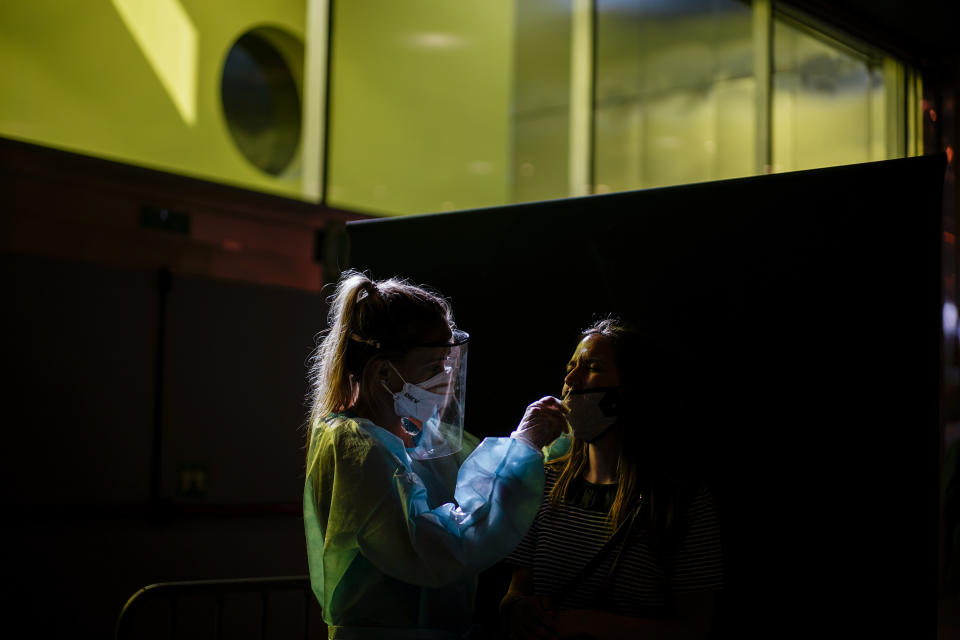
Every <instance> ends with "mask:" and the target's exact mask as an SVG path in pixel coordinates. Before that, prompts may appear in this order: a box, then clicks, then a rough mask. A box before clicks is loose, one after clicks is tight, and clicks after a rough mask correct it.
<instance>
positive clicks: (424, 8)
mask: <svg viewBox="0 0 960 640" xmlns="http://www.w3.org/2000/svg"><path fill="white" fill-rule="evenodd" d="M513 24H514V0H456V1H455V2H450V1H449V0H405V1H404V2H397V0H364V1H362V2H356V1H341V2H336V3H335V4H334V11H333V43H332V51H331V56H332V58H331V67H332V70H331V74H332V75H331V85H330V86H331V89H330V114H329V117H330V123H331V125H330V126H331V128H330V131H329V137H328V141H329V145H330V147H329V150H328V154H329V155H328V162H329V164H328V174H327V175H328V185H327V189H328V190H327V196H328V201H329V202H330V204H332V205H333V206H338V207H344V208H347V209H358V210H361V211H369V212H375V213H384V214H403V213H427V212H435V211H443V210H449V209H466V208H473V207H482V206H489V205H497V204H505V203H506V202H508V201H509V198H508V193H509V192H508V179H507V176H508V173H509V170H510V168H509V156H510V127H511V88H512V77H513V68H512V67H513V40H514V37H513Z"/></svg>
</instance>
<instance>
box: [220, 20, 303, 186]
mask: <svg viewBox="0 0 960 640" xmlns="http://www.w3.org/2000/svg"><path fill="white" fill-rule="evenodd" d="M302 76H303V44H302V43H301V42H300V41H299V40H297V39H296V38H295V37H293V36H292V35H290V34H288V33H286V32H284V31H281V30H279V29H272V28H263V29H255V30H253V31H248V32H247V33H245V34H243V35H242V36H240V38H239V39H237V41H236V42H235V43H233V46H232V47H230V51H229V53H227V58H226V60H225V61H224V63H223V75H222V77H221V82H220V97H221V100H222V103H223V113H224V117H225V118H226V121H227V128H228V129H229V131H230V136H231V138H233V142H234V144H236V145H237V148H238V149H239V150H240V152H241V153H242V154H243V155H244V157H245V158H246V159H247V160H249V161H250V162H251V163H253V165H254V166H256V167H258V168H259V169H261V170H263V171H265V172H267V173H269V174H271V175H274V176H279V175H281V174H283V173H284V172H285V171H287V170H288V169H289V168H290V166H291V164H292V163H293V161H294V159H295V158H296V155H297V149H298V146H299V144H300V127H301V104H300V81H301V78H302Z"/></svg>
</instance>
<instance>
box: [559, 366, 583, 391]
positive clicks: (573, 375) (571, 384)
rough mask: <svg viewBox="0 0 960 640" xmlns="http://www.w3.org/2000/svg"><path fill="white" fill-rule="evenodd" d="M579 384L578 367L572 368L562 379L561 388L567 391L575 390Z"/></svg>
mask: <svg viewBox="0 0 960 640" xmlns="http://www.w3.org/2000/svg"><path fill="white" fill-rule="evenodd" d="M579 383H580V367H574V368H573V369H571V370H570V372H569V373H568V374H567V375H566V377H564V379H563V386H564V387H565V388H567V389H576V388H577V387H578V386H579Z"/></svg>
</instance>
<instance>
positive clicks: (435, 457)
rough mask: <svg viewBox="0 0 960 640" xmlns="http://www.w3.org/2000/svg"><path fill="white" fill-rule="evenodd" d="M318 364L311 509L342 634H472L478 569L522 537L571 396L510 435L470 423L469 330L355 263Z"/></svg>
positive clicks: (444, 310)
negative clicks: (483, 432) (470, 430)
mask: <svg viewBox="0 0 960 640" xmlns="http://www.w3.org/2000/svg"><path fill="white" fill-rule="evenodd" d="M328 327H329V329H328V330H327V332H326V333H325V334H324V335H323V337H322V339H321V341H320V343H319V345H318V348H317V351H316V353H315V355H314V358H313V361H312V367H311V383H312V389H311V395H312V409H311V413H310V422H309V431H310V433H309V446H308V453H307V464H306V482H305V485H304V494H303V516H304V526H305V533H306V541H307V557H308V561H309V568H310V581H311V584H312V587H313V591H314V593H315V594H316V597H317V599H318V600H319V602H320V604H321V606H322V608H323V619H324V621H325V622H326V623H327V625H328V637H329V638H337V639H341V640H344V639H361V640H362V639H366V638H377V639H378V640H380V639H382V640H391V639H396V640H399V639H405V638H418V639H421V638H422V639H426V640H430V639H433V638H436V639H444V640H446V639H453V638H464V637H470V633H472V632H473V631H475V630H476V627H471V624H470V622H471V619H472V616H473V600H474V595H475V586H476V576H477V574H478V573H479V572H480V571H482V570H484V569H486V568H488V567H490V566H491V565H493V564H494V563H496V562H498V561H499V560H501V559H502V558H503V557H505V556H506V555H507V554H508V553H510V552H511V551H512V550H513V549H514V547H516V546H517V544H518V543H519V542H520V540H521V539H522V538H523V536H524V534H526V532H527V529H528V528H529V527H530V524H531V523H532V521H533V518H534V516H535V514H536V513H537V509H538V508H539V507H540V502H541V498H542V496H543V490H544V466H543V454H542V452H541V448H542V447H545V446H547V445H549V444H550V443H551V442H552V441H553V440H555V439H556V438H557V436H558V435H559V434H560V433H561V432H562V431H563V430H564V429H565V427H566V423H565V421H564V418H563V414H562V408H561V405H560V402H559V401H558V400H557V399H556V398H552V397H546V398H542V399H541V400H538V401H537V402H534V403H532V404H531V405H529V406H528V407H527V410H526V412H525V413H524V415H523V418H522V420H521V421H520V424H519V425H518V427H517V428H516V430H514V431H513V433H511V434H510V437H502V438H486V439H484V440H483V442H481V443H480V444H479V445H478V446H475V445H476V440H475V439H474V438H472V436H470V435H469V434H465V433H464V431H463V417H464V391H465V388H464V385H465V380H466V367H467V345H468V338H469V337H468V335H467V334H466V333H464V332H463V331H459V330H457V329H456V326H455V324H454V321H453V314H452V311H451V309H450V305H449V304H448V302H447V301H446V300H445V299H444V298H442V297H441V296H440V295H438V294H436V293H434V292H432V291H430V290H427V289H426V288H423V287H418V286H414V285H411V284H409V283H408V282H406V281H404V280H400V279H397V278H391V279H388V280H381V281H373V280H371V279H370V278H368V277H367V276H366V275H364V274H362V273H359V272H356V271H348V272H346V273H344V274H343V276H342V277H341V279H340V281H339V283H338V285H337V289H336V292H335V294H334V296H333V300H332V304H331V308H330V313H329V323H328Z"/></svg>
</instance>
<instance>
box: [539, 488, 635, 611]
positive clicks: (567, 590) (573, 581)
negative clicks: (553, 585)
mask: <svg viewBox="0 0 960 640" xmlns="http://www.w3.org/2000/svg"><path fill="white" fill-rule="evenodd" d="M642 508H643V502H641V503H640V504H639V505H637V506H636V507H635V508H634V509H633V510H632V512H631V513H630V516H629V517H628V518H626V519H624V521H623V522H621V523H620V524H619V525H617V528H616V529H614V531H613V533H612V534H610V537H609V538H607V541H606V542H604V543H603V546H602V547H600V549H598V550H597V553H596V554H594V556H593V557H592V558H590V560H589V561H588V562H587V563H586V564H585V565H583V566H582V567H581V568H580V570H579V571H578V572H577V573H576V574H575V575H574V576H573V577H572V578H570V579H569V580H567V582H566V583H565V584H564V585H563V586H562V587H561V588H560V589H559V590H558V591H557V592H556V593H555V594H554V595H552V596H551V597H550V601H551V602H552V603H553V604H555V605H558V604H560V603H561V602H563V601H564V600H565V599H566V598H567V596H569V595H570V594H571V593H573V591H574V589H576V588H577V586H578V585H580V584H582V583H583V581H584V579H586V577H587V576H589V575H590V574H591V573H593V572H594V571H596V569H597V567H598V566H600V563H602V562H603V561H604V560H606V558H607V556H608V555H610V552H611V551H612V550H613V548H614V547H615V546H616V545H617V542H619V541H620V540H623V544H621V545H620V548H619V549H618V550H617V555H616V556H615V557H614V559H613V564H612V565H611V566H610V571H609V572H608V573H607V576H606V578H604V582H603V585H602V586H601V594H605V593H606V592H607V591H608V590H609V589H610V584H611V583H612V581H613V574H614V572H615V571H616V569H617V564H618V563H619V561H620V556H621V555H622V554H623V550H624V548H625V547H626V546H627V541H628V539H629V538H630V532H631V531H633V528H634V523H635V522H636V520H637V518H638V516H639V515H640V512H641V510H642Z"/></svg>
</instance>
